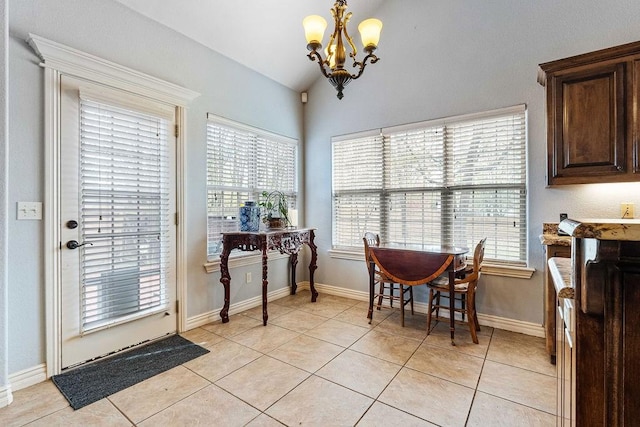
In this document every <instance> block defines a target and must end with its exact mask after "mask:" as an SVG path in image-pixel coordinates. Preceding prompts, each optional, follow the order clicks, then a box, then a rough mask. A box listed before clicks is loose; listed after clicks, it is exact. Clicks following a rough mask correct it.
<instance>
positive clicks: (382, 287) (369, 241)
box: [362, 232, 413, 326]
mask: <svg viewBox="0 0 640 427" xmlns="http://www.w3.org/2000/svg"><path fill="white" fill-rule="evenodd" d="M362 240H363V242H364V259H365V262H366V263H367V270H368V271H369V274H371V264H370V263H369V261H370V260H369V248H371V247H376V248H377V247H380V235H378V234H376V233H371V232H366V233H364V237H363V238H362ZM374 274H375V278H376V279H375V280H376V285H378V292H377V293H376V294H375V298H377V299H378V303H377V304H376V307H377V309H378V310H380V307H382V300H383V299H388V300H389V306H391V307H392V308H393V302H394V301H399V302H400V304H401V305H400V308H401V309H402V311H403V313H402V314H403V320H402V324H403V326H404V307H405V306H406V305H407V304H411V314H413V287H411V286H403V285H402V284H398V283H395V282H394V281H393V280H391V279H390V278H389V277H387V276H386V275H385V274H384V273H382V272H381V271H380V270H378V269H376V270H375V273H374ZM396 290H398V291H399V292H398V293H397V294H396ZM407 294H408V297H407Z"/></svg>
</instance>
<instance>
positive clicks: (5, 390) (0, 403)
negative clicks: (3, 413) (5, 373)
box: [0, 385, 13, 408]
mask: <svg viewBox="0 0 640 427" xmlns="http://www.w3.org/2000/svg"><path fill="white" fill-rule="evenodd" d="M11 402H13V394H11V386H10V385H8V386H6V387H0V408H4V407H5V406H9V404H10V403H11Z"/></svg>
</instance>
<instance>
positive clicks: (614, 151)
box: [538, 42, 640, 185]
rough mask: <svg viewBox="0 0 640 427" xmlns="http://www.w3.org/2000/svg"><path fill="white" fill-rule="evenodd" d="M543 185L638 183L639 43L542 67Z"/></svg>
mask: <svg viewBox="0 0 640 427" xmlns="http://www.w3.org/2000/svg"><path fill="white" fill-rule="evenodd" d="M538 82H539V83H540V84H542V85H543V86H545V88H546V98H547V100H546V101H547V183H548V184H549V185H558V184H582V183H597V182H624V181H640V160H639V159H638V157H639V156H638V154H639V150H638V137H639V133H640V132H639V131H640V122H639V118H638V115H639V114H640V111H639V110H638V104H639V102H640V98H639V94H640V90H639V88H640V42H635V43H629V44H626V45H622V46H616V47H612V48H609V49H603V50H599V51H596V52H591V53H587V54H584V55H578V56H573V57H570V58H566V59H560V60H557V61H552V62H547V63H544V64H540V72H539V75H538Z"/></svg>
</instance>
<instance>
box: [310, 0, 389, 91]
mask: <svg viewBox="0 0 640 427" xmlns="http://www.w3.org/2000/svg"><path fill="white" fill-rule="evenodd" d="M346 9H347V0H337V1H336V2H335V3H334V5H333V8H332V9H331V14H332V15H333V20H334V22H335V29H334V30H333V34H331V37H330V38H329V43H328V44H327V48H326V49H325V50H324V54H325V59H323V58H322V53H321V52H320V50H321V49H322V38H323V37H324V30H325V29H326V28H327V21H326V20H325V19H324V18H323V17H322V16H319V15H310V16H307V17H306V18H305V19H304V20H303V21H302V25H303V26H304V33H305V37H306V38H307V49H309V50H310V51H311V52H310V53H309V54H308V55H307V56H308V57H309V59H310V60H312V61H315V60H317V61H318V65H320V71H322V74H323V75H324V76H325V77H326V78H328V79H329V81H330V82H331V84H332V85H333V86H334V87H335V88H336V90H337V91H338V99H342V97H343V96H344V95H343V94H342V91H343V90H344V87H345V86H346V85H347V84H348V83H349V82H350V81H351V80H355V79H357V78H358V77H360V76H361V75H362V72H363V71H364V67H366V65H367V61H368V60H371V63H372V64H375V63H376V62H378V59H379V58H378V57H377V56H375V55H374V54H373V51H374V50H376V48H377V47H378V41H379V40H380V31H381V30H382V22H381V21H380V20H378V19H373V18H372V19H365V20H364V21H362V22H361V23H360V25H358V31H359V32H360V37H361V38H362V45H363V46H364V51H365V52H367V56H365V57H364V59H363V60H362V62H359V61H357V60H356V55H357V54H358V51H357V49H356V47H355V45H354V44H353V40H352V39H351V37H349V33H348V31H347V23H348V22H349V20H350V19H351V12H349V13H347V14H345V11H346ZM343 33H344V38H345V39H346V41H347V43H349V46H351V53H349V56H350V57H351V58H352V59H353V68H355V69H356V70H355V71H356V72H357V73H354V74H351V73H350V72H349V71H347V70H345V69H344V62H345V60H346V49H345V44H344V42H343V40H342V35H343Z"/></svg>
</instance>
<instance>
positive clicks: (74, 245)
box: [67, 240, 93, 249]
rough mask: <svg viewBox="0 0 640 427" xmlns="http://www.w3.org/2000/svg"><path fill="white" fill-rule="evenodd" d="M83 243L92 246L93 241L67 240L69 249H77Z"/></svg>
mask: <svg viewBox="0 0 640 427" xmlns="http://www.w3.org/2000/svg"><path fill="white" fill-rule="evenodd" d="M84 245H90V246H93V243H91V242H82V243H78V241H77V240H69V241H68V242H67V247H68V248H69V249H78V248H79V247H80V246H84Z"/></svg>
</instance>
